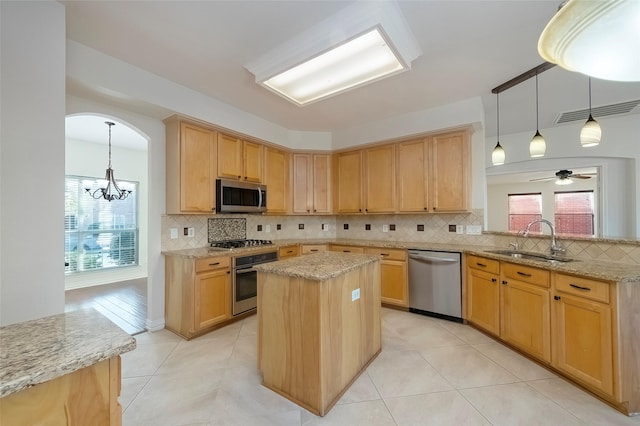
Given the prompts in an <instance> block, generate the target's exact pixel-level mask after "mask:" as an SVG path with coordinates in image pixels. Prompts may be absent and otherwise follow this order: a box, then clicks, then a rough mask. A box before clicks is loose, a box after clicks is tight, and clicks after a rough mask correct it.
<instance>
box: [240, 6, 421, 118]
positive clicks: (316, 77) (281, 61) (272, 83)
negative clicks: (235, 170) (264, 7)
mask: <svg viewBox="0 0 640 426" xmlns="http://www.w3.org/2000/svg"><path fill="white" fill-rule="evenodd" d="M337 28H339V29H340V31H336V29H337ZM337 35H340V39H339V40H336V37H337ZM421 54H422V51H421V49H420V46H419V45H418V43H417V41H416V40H415V38H414V36H413V34H412V33H411V31H410V30H409V26H408V24H407V22H406V21H405V19H404V16H403V15H402V12H401V10H400V8H399V6H398V5H397V4H396V3H395V2H394V1H383V2H375V1H364V2H356V3H355V4H353V5H351V6H349V7H347V8H345V9H343V10H342V11H341V12H339V13H338V14H336V15H333V16H331V17H329V18H328V19H326V20H324V21H321V22H320V23H318V24H317V25H315V26H313V27H311V28H308V29H307V30H305V31H304V32H303V33H301V34H299V35H298V36H296V37H292V38H291V39H289V40H288V41H287V42H286V43H284V44H283V45H281V46H277V47H276V48H274V49H272V50H271V51H269V52H266V53H265V54H264V55H263V56H262V57H260V58H258V59H257V60H255V61H253V62H251V63H249V64H247V65H245V68H246V69H247V70H249V71H250V72H251V73H253V74H254V75H255V78H256V83H258V84H260V85H262V86H263V87H266V88H268V89H269V90H271V91H273V92H275V93H277V94H279V95H280V96H282V97H284V98H285V99H287V100H289V101H291V102H293V103H295V104H296V105H299V106H304V105H308V104H310V103H313V102H316V101H319V100H321V99H324V98H327V97H329V96H334V95H336V94H338V93H342V92H345V91H347V90H350V89H353V88H355V87H358V86H362V85H364V84H368V83H371V82H374V81H376V80H380V79H381V78H384V77H389V76H391V75H394V74H396V73H399V72H402V71H406V70H408V69H410V68H411V61H413V60H414V59H415V58H417V57H418V56H420V55H421Z"/></svg>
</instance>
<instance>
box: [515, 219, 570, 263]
mask: <svg viewBox="0 0 640 426" xmlns="http://www.w3.org/2000/svg"><path fill="white" fill-rule="evenodd" d="M535 223H546V224H547V225H549V228H550V229H551V247H550V250H551V255H552V256H555V255H557V254H562V253H564V252H565V251H566V250H565V249H564V248H563V247H560V246H559V245H558V242H557V241H556V228H555V227H554V226H553V223H551V222H549V221H548V220H546V219H536V220H532V221H531V222H529V224H528V225H527V228H526V229H525V230H524V234H523V236H524V237H525V238H526V237H528V236H529V231H530V230H531V226H532V225H533V224H535Z"/></svg>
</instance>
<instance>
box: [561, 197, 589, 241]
mask: <svg viewBox="0 0 640 426" xmlns="http://www.w3.org/2000/svg"><path fill="white" fill-rule="evenodd" d="M554 195H555V214H554V216H555V217H554V223H555V226H556V232H557V233H559V234H571V235H588V236H593V235H594V201H593V200H594V197H593V191H573V192H556V193H554Z"/></svg>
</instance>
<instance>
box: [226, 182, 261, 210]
mask: <svg viewBox="0 0 640 426" xmlns="http://www.w3.org/2000/svg"><path fill="white" fill-rule="evenodd" d="M266 210H267V187H266V186H265V185H260V184H258V183H250V182H239V181H235V180H228V179H216V211H217V212H218V213H260V212H264V211H266Z"/></svg>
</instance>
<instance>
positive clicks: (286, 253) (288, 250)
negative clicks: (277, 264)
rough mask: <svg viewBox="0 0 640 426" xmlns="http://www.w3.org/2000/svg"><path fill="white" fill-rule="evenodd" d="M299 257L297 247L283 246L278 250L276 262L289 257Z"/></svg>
mask: <svg viewBox="0 0 640 426" xmlns="http://www.w3.org/2000/svg"><path fill="white" fill-rule="evenodd" d="M298 255H300V249H299V247H298V245H297V244H296V245H292V246H284V247H280V248H279V249H278V260H284V259H288V258H290V257H296V256H298Z"/></svg>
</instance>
